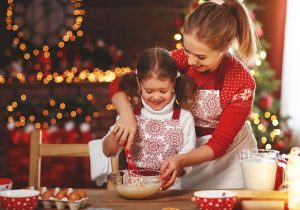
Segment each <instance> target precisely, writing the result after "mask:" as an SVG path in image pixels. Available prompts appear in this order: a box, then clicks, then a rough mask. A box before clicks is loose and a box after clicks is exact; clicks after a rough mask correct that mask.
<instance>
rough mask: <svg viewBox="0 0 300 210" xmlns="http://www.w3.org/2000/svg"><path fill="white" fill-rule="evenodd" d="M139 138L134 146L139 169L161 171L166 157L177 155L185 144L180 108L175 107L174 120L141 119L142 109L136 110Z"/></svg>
mask: <svg viewBox="0 0 300 210" xmlns="http://www.w3.org/2000/svg"><path fill="white" fill-rule="evenodd" d="M134 112H135V115H137V116H136V119H137V126H138V136H136V137H135V141H134V143H133V145H132V148H131V149H132V158H133V160H134V161H135V163H136V164H137V167H138V168H146V169H153V170H160V167H161V165H162V163H163V161H164V159H165V158H166V157H169V156H172V155H175V154H177V153H178V152H179V151H180V150H181V148H182V144H183V135H182V131H181V127H180V122H179V116H180V108H179V107H178V106H176V105H174V111H173V115H172V119H164V120H156V119H150V118H143V119H142V118H140V117H139V116H138V115H139V114H140V109H136V110H134Z"/></svg>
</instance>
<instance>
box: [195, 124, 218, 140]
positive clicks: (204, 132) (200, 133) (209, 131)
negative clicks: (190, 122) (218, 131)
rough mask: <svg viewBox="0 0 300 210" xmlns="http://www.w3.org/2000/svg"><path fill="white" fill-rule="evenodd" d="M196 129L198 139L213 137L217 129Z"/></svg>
mask: <svg viewBox="0 0 300 210" xmlns="http://www.w3.org/2000/svg"><path fill="white" fill-rule="evenodd" d="M195 129H196V136H197V137H202V136H206V135H211V134H212V133H213V132H214V130H215V128H201V127H199V126H195Z"/></svg>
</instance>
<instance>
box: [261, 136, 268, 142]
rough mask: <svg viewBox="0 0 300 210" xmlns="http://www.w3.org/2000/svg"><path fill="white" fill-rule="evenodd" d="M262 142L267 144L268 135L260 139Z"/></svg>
mask: <svg viewBox="0 0 300 210" xmlns="http://www.w3.org/2000/svg"><path fill="white" fill-rule="evenodd" d="M260 142H261V143H262V144H265V143H267V138H266V137H264V136H263V137H261V139H260Z"/></svg>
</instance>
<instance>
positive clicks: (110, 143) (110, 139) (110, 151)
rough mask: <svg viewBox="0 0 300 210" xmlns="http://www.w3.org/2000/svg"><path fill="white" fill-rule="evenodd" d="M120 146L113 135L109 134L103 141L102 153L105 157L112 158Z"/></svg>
mask: <svg viewBox="0 0 300 210" xmlns="http://www.w3.org/2000/svg"><path fill="white" fill-rule="evenodd" d="M119 148H120V145H119V143H118V141H117V140H116V138H115V134H114V133H113V132H111V133H110V134H108V135H107V136H106V137H105V138H104V141H103V153H104V155H105V156H106V157H112V156H114V155H116V154H117V152H118V151H119Z"/></svg>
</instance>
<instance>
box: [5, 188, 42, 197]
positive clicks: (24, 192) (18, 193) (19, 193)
mask: <svg viewBox="0 0 300 210" xmlns="http://www.w3.org/2000/svg"><path fill="white" fill-rule="evenodd" d="M39 195H40V192H39V191H38V190H29V189H21V190H5V191H1V192H0V197H2V198H29V197H35V196H39Z"/></svg>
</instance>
